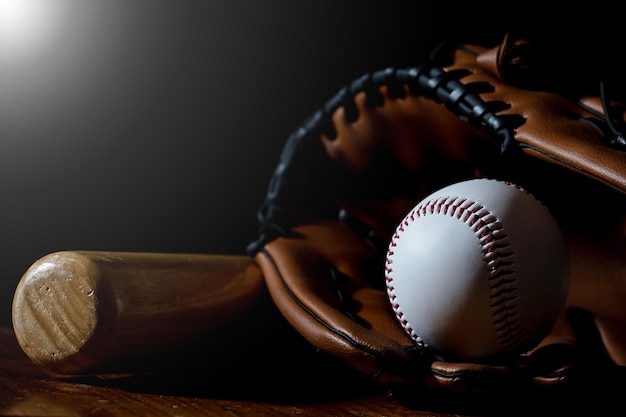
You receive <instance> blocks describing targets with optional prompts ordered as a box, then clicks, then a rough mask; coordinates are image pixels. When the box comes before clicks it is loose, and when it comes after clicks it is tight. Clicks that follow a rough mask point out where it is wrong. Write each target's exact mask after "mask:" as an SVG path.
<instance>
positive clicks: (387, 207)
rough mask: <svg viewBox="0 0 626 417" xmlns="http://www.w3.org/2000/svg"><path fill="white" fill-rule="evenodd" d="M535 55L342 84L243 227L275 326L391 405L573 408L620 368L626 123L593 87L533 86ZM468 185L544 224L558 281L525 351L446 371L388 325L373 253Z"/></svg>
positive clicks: (447, 366)
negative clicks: (441, 192) (561, 276)
mask: <svg viewBox="0 0 626 417" xmlns="http://www.w3.org/2000/svg"><path fill="white" fill-rule="evenodd" d="M535 56H536V55H535V54H534V53H533V45H532V44H531V43H530V42H528V41H527V40H525V39H520V38H513V37H511V36H506V37H505V38H504V40H503V42H502V43H501V44H499V45H497V46H496V47H493V48H487V47H483V46H478V45H442V46H441V47H440V48H438V49H437V50H436V51H434V52H433V54H432V55H431V57H430V59H429V60H427V62H425V63H423V64H421V65H418V66H415V67H412V68H388V69H384V70H381V71H378V72H373V73H369V74H365V75H363V76H362V77H360V78H358V79H356V80H354V81H353V82H351V83H349V84H348V85H346V86H345V87H344V88H342V89H341V90H340V91H339V92H338V93H337V94H336V95H335V96H334V97H333V98H331V99H330V100H329V101H328V102H327V103H326V104H324V105H323V106H322V107H321V108H320V109H319V110H318V111H316V112H314V113H313V114H312V115H311V116H310V117H309V118H308V119H306V121H305V122H304V123H303V124H302V125H301V126H300V127H299V128H297V129H296V130H295V131H294V132H293V134H292V135H291V136H290V137H289V139H288V141H287V143H286V145H285V147H284V149H283V152H282V154H281V156H280V160H279V163H278V166H277V167H276V170H275V172H274V175H273V176H272V178H271V181H270V184H269V188H268V191H267V194H266V198H265V201H264V204H262V206H261V208H260V209H259V211H258V221H259V224H260V228H259V232H258V236H257V239H256V240H255V241H254V242H252V243H251V244H250V245H249V247H248V253H249V254H250V255H251V256H253V257H254V258H255V260H256V261H257V262H258V264H259V266H260V267H261V269H262V271H263V274H264V277H265V280H266V283H267V286H268V288H269V291H270V293H271V295H272V298H273V300H274V302H275V304H276V305H277V307H278V308H279V310H280V311H281V312H282V314H283V315H284V316H285V318H286V319H287V321H288V322H289V323H290V324H291V325H292V326H293V327H294V328H295V329H296V330H297V331H298V332H299V333H300V334H301V335H302V336H303V337H304V338H305V339H306V340H308V341H309V342H310V343H311V344H313V345H314V346H315V347H316V348H317V349H318V350H320V351H322V352H326V353H328V354H330V355H332V356H333V357H336V358H338V359H340V360H341V361H343V362H344V363H346V364H347V365H349V366H350V367H353V368H355V369H356V370H358V371H360V372H362V373H364V374H367V375H370V376H371V377H372V378H374V379H376V380H377V381H380V382H381V383H382V384H384V385H385V386H387V387H389V391H390V392H391V393H392V395H394V394H395V396H396V398H398V399H400V400H401V401H405V402H407V403H411V402H414V401H418V402H419V401H421V400H424V401H425V400H426V399H427V398H442V397H447V396H452V397H454V398H458V397H463V398H485V396H489V395H493V394H497V395H498V396H499V397H500V398H502V397H503V396H504V397H506V396H515V395H521V394H520V393H524V394H523V395H528V393H529V392H532V393H536V394H542V393H548V395H551V396H552V395H555V393H557V392H570V390H572V389H577V388H581V389H583V390H587V392H589V391H588V390H592V389H596V388H598V387H603V386H605V385H610V384H608V383H606V384H604V383H603V382H605V381H612V380H613V377H614V376H615V373H620V372H622V370H623V369H624V368H623V367H624V366H626V302H624V301H625V300H626V141H625V138H624V134H625V133H626V123H625V122H624V116H625V114H626V113H625V111H626V108H625V107H624V104H622V103H619V102H616V101H615V100H612V99H611V97H609V96H608V95H607V91H610V89H608V88H607V86H606V85H602V84H600V85H599V88H598V89H597V90H596V91H593V92H589V91H578V89H577V88H574V87H572V86H571V85H561V83H558V82H557V80H554V79H550V78H548V77H544V76H542V71H541V62H538V61H536V60H535V59H534V58H535ZM479 177H490V178H497V179H501V180H505V181H510V182H513V183H516V184H518V185H520V186H522V187H524V188H525V189H527V190H528V191H530V192H531V193H532V194H534V195H535V196H536V197H537V198H538V199H539V200H541V201H542V202H543V203H544V204H545V205H546V206H547V207H548V208H549V210H550V211H551V212H552V213H553V215H554V216H555V218H556V219H557V221H558V222H559V224H560V226H561V228H562V230H563V234H564V237H565V239H566V243H567V248H568V251H569V256H570V259H571V260H570V270H571V277H570V278H571V282H570V290H569V294H568V298H567V302H566V307H565V309H564V310H563V313H562V316H561V318H560V319H559V320H558V322H557V323H556V325H555V326H554V328H553V330H552V332H551V333H550V335H549V336H548V337H546V338H545V339H544V340H543V341H542V342H541V343H540V344H539V345H537V346H536V347H535V348H533V350H532V351H530V352H526V353H524V354H521V355H512V356H511V357H498V358H494V359H493V360H491V359H490V360H485V361H459V360H456V359H454V358H451V357H446V355H445V353H442V352H434V351H431V350H429V348H427V347H424V346H419V345H418V344H416V343H415V342H414V341H413V340H412V339H411V338H410V337H409V336H408V335H407V334H406V332H405V331H404V330H403V328H402V327H401V326H400V324H399V322H398V321H397V319H396V317H395V315H394V313H393V311H392V308H391V306H390V302H389V300H388V297H387V292H386V287H385V255H386V252H387V249H388V242H389V240H390V238H391V236H392V233H393V232H394V230H395V228H396V226H397V225H398V224H399V222H400V221H401V220H402V219H403V218H404V216H405V215H406V213H407V212H408V211H409V210H410V209H411V208H412V207H413V206H414V205H415V204H416V203H417V202H419V201H420V200H422V199H423V198H424V197H425V196H427V195H428V194H430V193H432V192H434V191H435V190H437V189H439V188H442V187H443V186H446V185H449V184H451V183H454V182H458V181H462V180H466V179H470V178H479ZM453 256H454V254H451V255H450V257H451V261H452V260H453ZM433 279H437V277H433ZM433 319H436V318H433Z"/></svg>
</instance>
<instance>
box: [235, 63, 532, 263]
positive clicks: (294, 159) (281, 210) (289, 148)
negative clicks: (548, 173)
mask: <svg viewBox="0 0 626 417" xmlns="http://www.w3.org/2000/svg"><path fill="white" fill-rule="evenodd" d="M467 74H468V72H467V71H465V70H456V71H446V70H444V69H443V68H442V67H440V66H438V65H436V64H434V63H432V62H431V63H425V64H422V65H419V66H415V67H412V68H408V69H398V68H386V69H384V70H381V71H377V72H373V73H368V74H365V75H363V76H361V77H360V78H357V79H356V80H354V81H353V82H351V83H350V84H348V85H347V86H345V87H343V88H342V89H341V90H339V92H338V93H337V94H336V95H335V96H334V97H332V98H331V99H330V100H328V101H327V102H326V103H325V104H324V105H323V106H322V107H321V108H320V109H319V110H317V111H316V112H314V113H313V114H312V115H311V116H309V117H308V118H307V119H306V120H305V121H304V123H303V124H302V125H301V126H300V127H299V128H298V129H296V130H295V131H294V132H293V133H292V134H291V135H290V136H289V138H288V140H287V143H286V145H285V147H284V149H283V151H282V153H281V155H280V159H279V163H278V165H277V168H276V169H275V171H274V174H273V175H272V178H271V179H270V183H269V187H268V191H267V193H266V196H265V201H264V202H263V204H262V206H261V208H260V209H259V210H258V212H257V219H258V221H259V225H260V229H259V232H258V233H259V236H258V238H257V240H255V241H254V242H252V243H251V244H249V245H248V247H247V252H248V254H249V255H251V256H254V255H255V254H256V253H257V252H258V251H259V250H260V249H261V248H262V247H263V246H264V245H265V244H266V243H268V242H270V241H272V240H273V239H275V238H276V237H278V236H287V235H288V233H289V232H288V230H289V228H290V226H291V225H292V224H293V218H292V217H291V216H292V214H293V210H289V208H290V206H291V207H293V206H294V205H295V204H296V202H302V201H306V202H307V203H310V204H312V205H314V206H320V205H321V206H320V207H319V209H320V213H332V215H333V216H336V215H337V214H338V208H337V207H335V206H334V205H333V204H331V205H330V206H324V204H328V203H329V201H331V200H332V197H334V196H335V195H336V193H337V190H338V184H339V183H340V181H338V177H339V175H338V174H337V173H336V172H334V175H333V170H334V169H336V168H334V167H333V166H332V165H331V164H330V161H329V160H328V157H327V156H326V154H325V151H324V149H323V146H322V143H321V141H319V140H317V141H316V140H312V139H314V138H319V136H320V135H325V136H326V137H328V138H329V139H331V140H332V139H334V138H336V136H337V133H336V131H335V128H334V125H333V123H332V119H331V117H332V115H333V113H334V112H335V111H336V110H337V109H338V108H340V107H343V108H344V110H345V114H346V119H347V121H348V122H354V121H356V120H357V119H358V117H359V112H358V109H357V107H356V103H355V101H354V97H355V96H356V95H357V94H359V93H361V92H364V93H365V95H366V98H367V105H368V106H372V107H374V106H381V105H383V103H384V97H383V95H382V94H381V92H380V87H382V86H385V87H387V89H388V91H389V95H390V96H391V97H392V98H398V99H401V98H404V97H405V96H406V94H407V93H406V91H407V89H408V91H409V93H410V94H413V95H421V96H424V97H428V98H430V99H432V100H435V101H437V102H440V103H443V104H445V105H446V107H447V108H448V109H450V110H451V111H452V112H453V113H455V114H456V115H458V116H459V117H460V118H462V119H463V120H465V121H467V122H468V123H470V124H472V125H474V126H476V127H480V128H482V129H484V130H486V131H487V132H489V133H491V134H492V135H494V137H496V138H499V139H500V142H499V143H500V144H501V153H502V154H503V155H504V154H508V153H510V152H512V151H513V149H515V147H516V144H517V143H516V142H515V141H514V130H515V129H516V128H517V127H519V126H520V125H521V124H523V123H524V119H523V117H521V116H518V115H510V114H507V115H498V114H497V113H498V112H499V111H502V110H504V109H506V108H508V105H507V104H506V103H504V102H499V101H492V102H486V101H485V100H483V99H482V98H481V97H480V96H479V95H478V94H479V93H485V92H489V91H492V90H493V87H492V86H491V85H490V84H488V83H482V82H480V83H479V82H475V83H468V84H463V83H461V82H460V81H459V79H460V78H462V77H463V76H465V75H467ZM405 87H406V88H405ZM299 158H306V159H307V161H309V162H310V161H315V164H313V166H315V168H316V171H315V173H313V174H311V173H309V175H300V176H299V177H300V178H308V180H309V181H311V183H310V184H308V186H306V187H303V186H302V185H301V184H300V186H299V187H298V189H295V188H291V189H290V188H289V181H288V177H289V176H290V175H295V174H293V172H295V171H296V170H297V169H299V163H298V162H299ZM313 158H317V159H313ZM324 179H327V180H324ZM303 191H306V193H304V192H303ZM316 191H317V192H316ZM313 197H314V198H313Z"/></svg>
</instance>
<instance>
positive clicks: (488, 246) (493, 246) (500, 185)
mask: <svg viewBox="0 0 626 417" xmlns="http://www.w3.org/2000/svg"><path fill="white" fill-rule="evenodd" d="M385 277H386V285H387V294H388V296H389V300H390V301H391V306H392V308H393V310H394V312H395V314H396V317H397V318H398V320H399V322H400V324H401V325H402V326H403V328H404V329H405V331H406V332H407V333H408V334H409V335H410V337H411V338H412V339H413V340H414V341H415V343H417V344H418V345H421V346H424V347H429V348H431V349H433V350H434V351H436V352H439V353H440V354H442V355H445V354H448V355H453V356H454V357H456V358H461V359H473V360H479V359H487V358H489V357H493V356H496V355H501V354H522V353H525V352H528V351H529V350H531V349H532V348H534V347H536V346H537V344H538V343H539V342H540V341H541V340H542V339H543V338H544V337H545V336H547V335H548V333H549V332H550V330H551V329H552V327H553V326H554V324H555V323H556V320H557V318H558V316H559V315H560V313H561V312H562V309H563V308H564V305H565V299H566V297H567V291H568V287H569V258H568V253H567V249H566V246H565V242H564V239H563V236H562V233H561V230H560V227H559V225H558V223H557V221H556V220H555V219H554V217H553V216H552V214H551V213H550V212H549V210H548V209H547V208H546V207H545V206H544V205H543V204H542V203H541V202H540V201H539V200H537V199H536V198H535V197H534V196H533V195H531V194H530V193H528V192H527V191H525V190H523V189H522V188H520V187H518V186H516V185H514V184H510V183H507V182H504V181H500V180H492V179H484V178H483V179H471V180H467V181H462V182H458V183H455V184H452V185H449V186H447V187H444V188H442V189H441V190H439V191H436V192H435V193H433V194H431V195H430V196H428V197H426V198H425V199H423V200H422V201H421V202H420V203H418V204H417V205H416V206H415V207H414V208H413V209H412V210H411V211H410V212H409V213H408V214H407V216H406V217H405V218H404V220H403V221H402V222H401V223H400V224H399V225H398V227H397V228H396V231H395V233H394V235H393V237H392V238H391V240H390V243H389V250H388V252H387V257H386V267H385ZM444 357H445V356H444Z"/></svg>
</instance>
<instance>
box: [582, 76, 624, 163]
mask: <svg viewBox="0 0 626 417" xmlns="http://www.w3.org/2000/svg"><path fill="white" fill-rule="evenodd" d="M608 91H609V89H608V88H607V83H606V82H605V81H601V82H600V100H601V101H602V110H603V113H604V114H603V115H601V114H597V113H596V112H593V111H592V110H590V109H588V110H589V111H591V112H592V113H595V114H596V116H597V117H598V118H599V120H598V119H594V118H590V117H589V118H584V119H582V121H584V122H587V123H589V124H591V125H592V126H594V127H596V128H597V129H598V130H599V131H600V133H601V134H602V137H603V138H605V140H606V141H607V143H608V145H609V146H611V147H613V148H615V149H617V150H619V151H626V137H625V136H626V121H625V120H624V107H623V105H620V106H617V107H614V106H612V105H611V102H612V101H611V97H610V96H609V93H608Z"/></svg>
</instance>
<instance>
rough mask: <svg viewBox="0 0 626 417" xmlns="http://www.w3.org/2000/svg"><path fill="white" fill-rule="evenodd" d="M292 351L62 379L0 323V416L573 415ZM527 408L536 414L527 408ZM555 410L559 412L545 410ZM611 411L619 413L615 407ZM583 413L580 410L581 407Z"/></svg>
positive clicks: (595, 402) (590, 401)
mask: <svg viewBox="0 0 626 417" xmlns="http://www.w3.org/2000/svg"><path fill="white" fill-rule="evenodd" d="M289 349H290V348H286V349H285V351H284V352H276V354H275V355H269V357H267V360H259V356H258V355H254V354H251V355H249V356H247V355H245V352H246V349H242V352H244V353H243V354H242V353H241V352H237V354H238V355H241V359H240V360H238V361H237V364H236V365H233V363H232V361H231V358H224V360H223V361H222V362H223V363H224V364H225V366H224V369H227V370H228V371H225V370H224V369H222V370H220V369H217V367H216V368H207V367H206V366H204V367H197V369H194V367H193V366H191V367H187V368H180V369H178V370H177V371H176V370H175V369H176V368H175V367H174V368H172V370H170V371H167V372H162V373H146V374H137V375H127V376H117V377H114V378H103V377H96V376H82V377H78V376H77V377H72V378H60V377H52V376H50V375H49V374H48V373H46V372H44V371H43V370H42V369H40V368H38V367H37V366H36V365H35V364H34V363H33V362H31V361H30V359H29V358H28V357H27V356H26V355H25V354H24V353H23V351H22V350H21V348H20V346H19V345H18V343H17V340H16V339H15V335H14V333H13V330H12V329H10V328H0V415H1V416H33V417H35V416H54V417H69V416H107V417H110V416H149V417H159V416H180V417H184V416H229V417H233V416H267V415H272V416H290V417H293V416H320V417H332V416H351V417H354V416H359V417H368V416H386V417H394V416H403V417H404V416H406V417H410V416H476V415H488V414H489V415H499V416H503V415H504V416H509V415H514V414H516V411H519V410H521V409H522V408H523V409H524V410H525V411H524V413H523V414H524V415H537V414H540V415H547V414H549V415H569V414H570V412H569V411H567V410H569V409H568V407H565V406H564V407H561V405H560V404H559V403H552V404H550V403H549V402H548V403H546V401H545V400H544V401H539V400H537V399H534V398H532V397H528V398H524V396H523V395H521V396H520V398H522V402H520V403H516V404H505V405H503V406H504V407H505V408H504V410H506V411H505V412H503V411H502V410H503V409H502V408H500V409H499V410H498V411H496V412H493V411H492V412H487V411H482V412H478V411H476V410H475V409H473V410H469V409H467V410H465V409H463V408H459V407H455V406H454V405H453V404H438V405H437V406H436V407H433V406H423V407H422V406H417V407H415V406H411V407H408V406H405V405H403V404H401V403H400V402H399V401H397V398H395V397H393V396H391V395H389V394H388V393H387V391H386V389H384V388H383V387H381V386H379V385H378V384H376V383H374V382H373V381H371V380H370V379H369V378H366V377H364V376H362V375H357V374H355V373H354V372H352V371H350V370H348V369H346V368H345V367H343V366H341V365H339V364H337V363H334V362H333V361H332V360H329V358H325V357H323V356H319V353H317V352H316V354H317V356H316V355H308V354H305V355H300V356H297V355H296V356H294V355H293V354H291V355H289V354H288V350H289ZM274 350H275V349H274ZM291 353H293V352H291ZM261 355H265V354H263V353H261ZM246 356H247V357H246ZM265 356H267V355H265ZM299 358H301V359H302V360H300V361H299V360H298V359H299ZM218 362H220V360H218ZM190 363H191V362H190ZM213 370H215V371H214V372H213ZM558 401H562V400H558ZM618 402H619V399H618ZM583 404H589V405H592V406H593V409H594V410H596V411H599V410H600V408H601V407H600V406H599V405H602V404H605V402H604V400H602V402H601V403H600V402H599V400H597V399H595V398H593V397H590V398H585V399H584V403H583ZM529 407H530V409H531V410H535V411H537V413H535V412H530V413H529V412H528V410H529ZM549 407H552V409H554V410H556V411H555V412H550V413H547V411H546V408H549ZM606 408H607V409H610V410H613V411H615V410H616V408H615V405H606ZM618 409H619V408H618ZM580 411H581V410H580V408H578V409H577V411H576V412H577V413H579V412H580ZM546 413H547V414H546ZM572 413H573V412H572ZM618 414H620V413H618ZM516 415H517V414H516ZM594 415H599V414H594ZM603 415H604V414H603Z"/></svg>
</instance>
